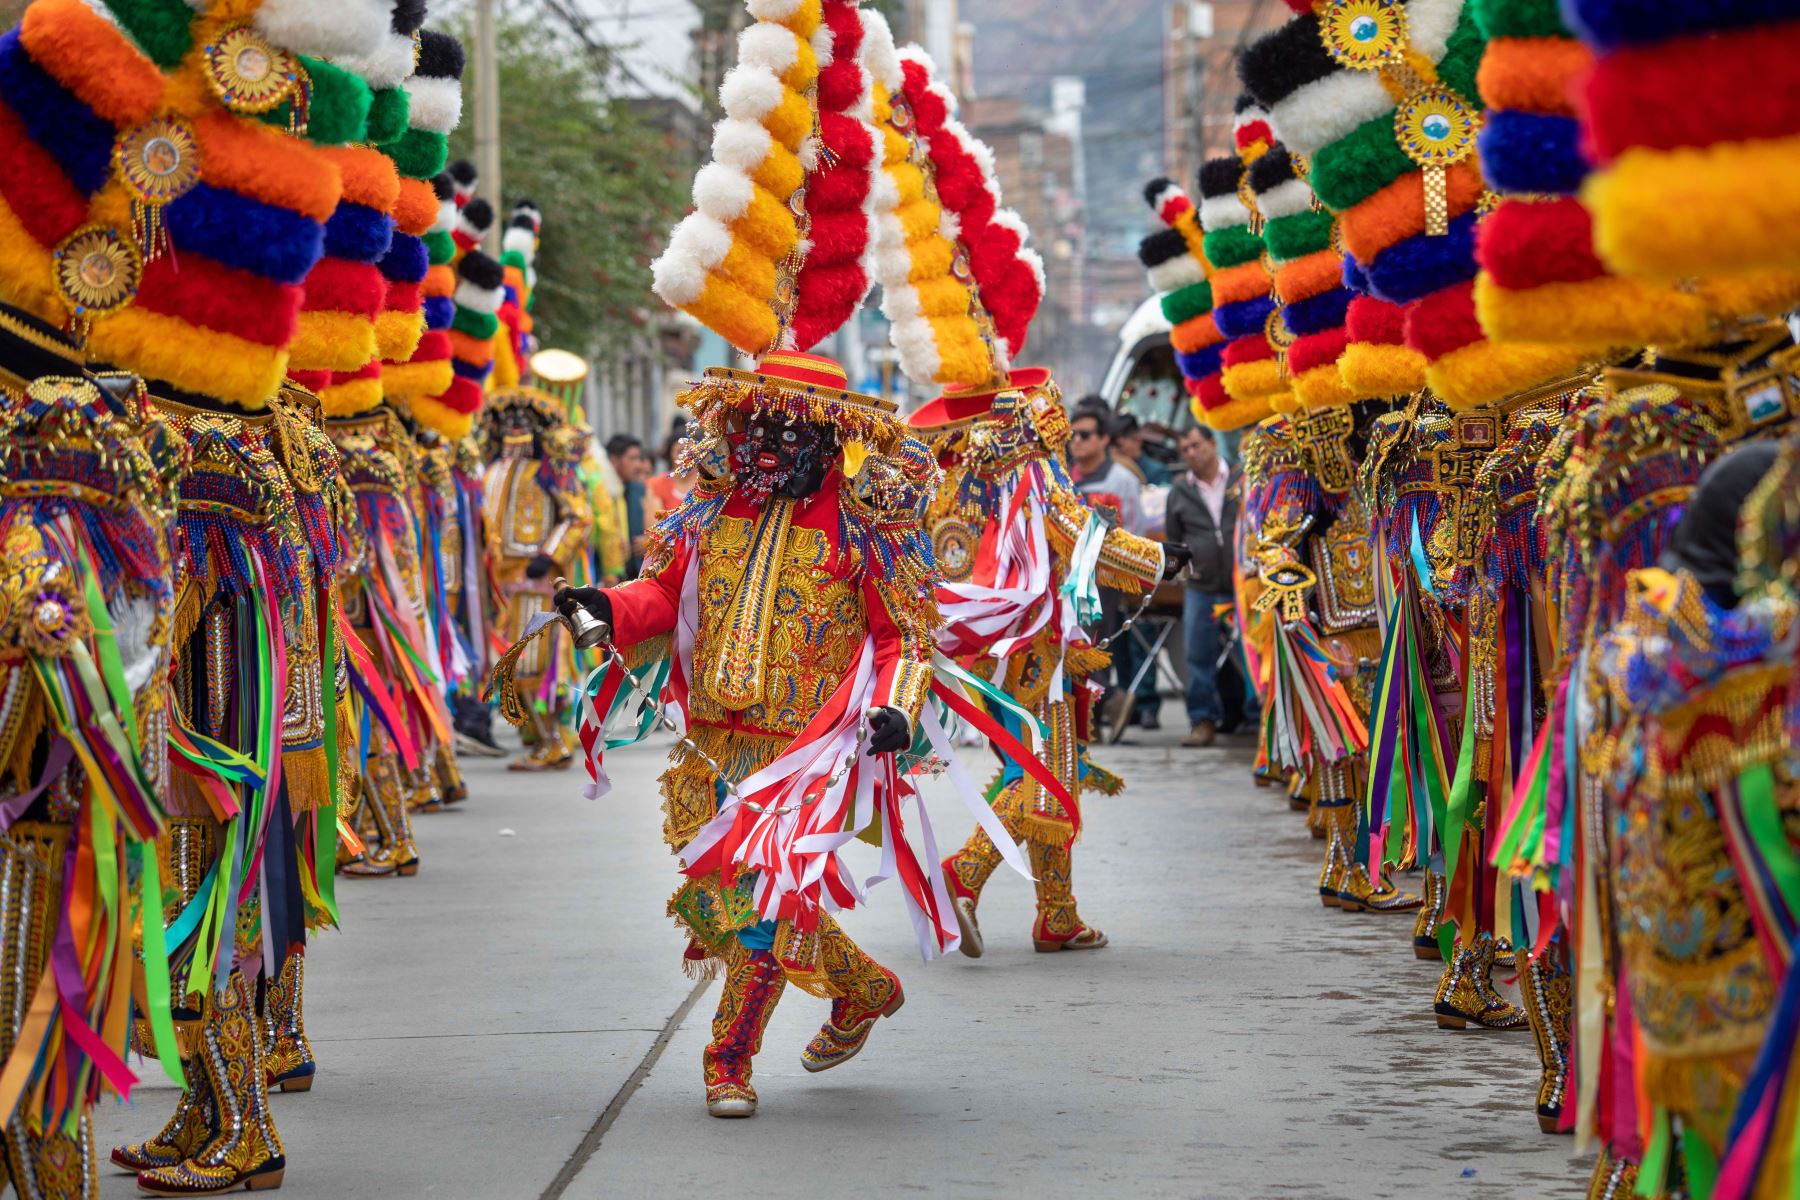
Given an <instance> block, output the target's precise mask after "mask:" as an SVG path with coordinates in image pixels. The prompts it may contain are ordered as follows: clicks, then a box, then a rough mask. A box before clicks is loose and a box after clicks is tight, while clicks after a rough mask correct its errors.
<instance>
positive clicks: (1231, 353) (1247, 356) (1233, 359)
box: [1222, 333, 1275, 367]
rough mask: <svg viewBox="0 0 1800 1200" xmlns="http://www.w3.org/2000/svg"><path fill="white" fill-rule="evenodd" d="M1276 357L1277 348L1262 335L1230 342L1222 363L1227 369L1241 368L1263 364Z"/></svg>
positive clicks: (1257, 334) (1254, 334)
mask: <svg viewBox="0 0 1800 1200" xmlns="http://www.w3.org/2000/svg"><path fill="white" fill-rule="evenodd" d="M1274 357H1275V347H1273V346H1271V345H1269V339H1268V338H1266V337H1264V336H1263V335H1262V334H1260V333H1253V334H1251V335H1250V336H1248V337H1241V338H1238V339H1237V340H1235V341H1232V342H1228V343H1227V344H1226V346H1225V352H1224V354H1223V356H1222V361H1223V362H1224V363H1225V365H1226V366H1227V367H1241V366H1243V365H1244V364H1245V363H1253V362H1261V361H1263V360H1264V359H1268V358H1274Z"/></svg>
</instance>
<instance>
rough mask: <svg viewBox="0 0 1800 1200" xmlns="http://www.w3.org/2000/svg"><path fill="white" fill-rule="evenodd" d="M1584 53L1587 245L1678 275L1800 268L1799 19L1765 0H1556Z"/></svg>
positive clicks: (1623, 266)
mask: <svg viewBox="0 0 1800 1200" xmlns="http://www.w3.org/2000/svg"><path fill="white" fill-rule="evenodd" d="M1563 11H1564V12H1565V13H1566V14H1568V17H1569V20H1570V23H1571V24H1572V25H1573V26H1574V28H1575V32H1576V33H1577V34H1578V35H1579V36H1580V37H1581V39H1582V40H1583V41H1584V42H1586V43H1587V45H1588V47H1589V48H1590V49H1592V50H1593V51H1594V53H1595V55H1596V59H1595V62H1594V69H1593V72H1592V73H1591V74H1590V75H1589V76H1588V78H1587V81H1586V84H1585V86H1584V87H1583V89H1582V94H1581V98H1580V109H1581V117H1582V124H1583V130H1582V133H1583V139H1584V141H1583V145H1584V147H1585V148H1586V149H1587V151H1588V153H1589V154H1590V155H1591V157H1592V158H1593V159H1594V161H1595V162H1596V163H1598V164H1599V167H1598V169H1597V170H1596V171H1595V173H1594V175H1593V177H1592V178H1591V179H1590V180H1589V181H1588V183H1587V185H1586V187H1585V189H1584V191H1583V199H1584V201H1585V203H1586V204H1587V207H1588V210H1589V211H1590V212H1591V213H1593V216H1594V246H1595V248H1596V249H1597V250H1598V251H1599V254H1600V257H1601V259H1602V260H1604V261H1605V262H1606V263H1607V265H1608V266H1610V267H1611V268H1612V269H1613V270H1615V271H1617V272H1618V273H1620V274H1622V275H1634V276H1642V277H1645V278H1650V279H1660V280H1664V281H1667V282H1676V281H1680V280H1683V279H1689V278H1708V277H1711V276H1716V275H1724V274H1735V273H1739V272H1761V271H1766V270H1768V269H1770V268H1776V269H1784V270H1795V269H1800V89H1796V87H1795V85H1794V69H1793V63H1794V60H1795V56H1796V55H1797V54H1800V19H1797V14H1796V12H1795V9H1794V7H1793V5H1791V4H1787V3H1780V2H1769V0H1744V2H1740V3H1724V4H1693V5H1651V6H1645V5H1641V4H1632V3H1626V2H1624V0H1565V3H1564V5H1563Z"/></svg>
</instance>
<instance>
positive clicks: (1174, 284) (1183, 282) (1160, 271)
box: [1147, 254, 1206, 292]
mask: <svg viewBox="0 0 1800 1200" xmlns="http://www.w3.org/2000/svg"><path fill="white" fill-rule="evenodd" d="M1147 273H1148V275H1149V276H1150V286H1151V287H1152V288H1154V289H1156V290H1157V291H1159V292H1172V291H1175V290H1176V289H1177V288H1184V287H1189V286H1191V285H1193V284H1196V283H1203V282H1205V280H1206V272H1205V271H1203V270H1201V268H1200V263H1199V260H1197V259H1196V258H1195V257H1194V256H1193V255H1191V254H1180V255H1177V256H1176V257H1174V258H1171V259H1170V260H1169V261H1168V262H1164V263H1158V264H1157V265H1156V266H1154V267H1151V268H1150V269H1149V271H1148V272H1147Z"/></svg>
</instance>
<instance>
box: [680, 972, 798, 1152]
mask: <svg viewBox="0 0 1800 1200" xmlns="http://www.w3.org/2000/svg"><path fill="white" fill-rule="evenodd" d="M786 988H787V976H786V975H784V974H783V973H782V970H781V965H780V964H779V963H777V962H776V961H775V956H774V955H773V954H770V953H769V952H768V951H767V950H757V951H754V952H752V953H749V954H746V955H744V956H743V958H742V959H740V960H739V961H738V962H737V963H736V964H734V965H733V966H732V967H731V968H730V969H729V970H728V971H726V973H725V986H724V989H723V990H722V991H721V992H720V993H719V1008H718V1011H716V1012H715V1013H713V1023H712V1041H711V1042H710V1043H708V1044H707V1047H706V1049H705V1051H704V1052H703V1053H702V1054H701V1058H700V1065H701V1070H702V1073H703V1075H704V1077H705V1080H706V1111H707V1112H709V1113H711V1114H712V1115H713V1116H715V1117H754V1116H755V1115H756V1089H755V1088H753V1087H751V1086H750V1063H751V1059H753V1058H755V1057H756V1052H757V1051H758V1050H760V1049H762V1039H763V1031H764V1030H766V1029H767V1028H768V1025H769V1016H770V1014H771V1013H773V1012H774V1011H775V1005H776V1003H777V1002H778V1001H780V999H781V993H782V992H783V991H784V990H786Z"/></svg>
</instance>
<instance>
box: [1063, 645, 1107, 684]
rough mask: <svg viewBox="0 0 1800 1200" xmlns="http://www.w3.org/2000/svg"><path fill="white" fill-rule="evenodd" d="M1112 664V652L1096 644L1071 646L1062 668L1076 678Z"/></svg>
mask: <svg viewBox="0 0 1800 1200" xmlns="http://www.w3.org/2000/svg"><path fill="white" fill-rule="evenodd" d="M1110 666H1112V653H1111V652H1110V651H1107V650H1102V649H1100V648H1099V647H1098V646H1071V647H1070V648H1069V653H1068V656H1067V657H1066V658H1064V659H1063V669H1064V670H1065V671H1067V672H1068V673H1069V674H1070V675H1073V676H1074V677H1075V678H1077V679H1086V678H1087V677H1088V676H1089V675H1095V674H1098V673H1099V672H1101V671H1104V670H1106V668H1108V667H1110Z"/></svg>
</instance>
